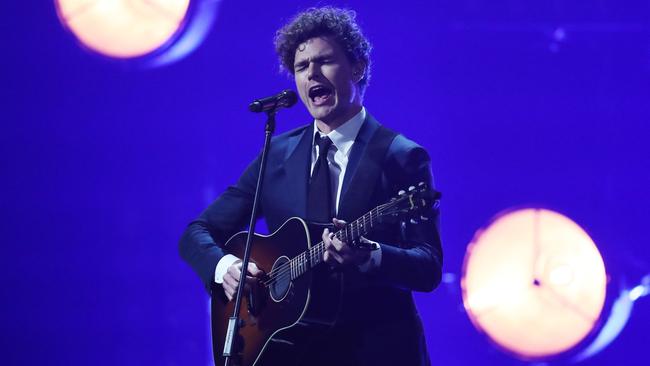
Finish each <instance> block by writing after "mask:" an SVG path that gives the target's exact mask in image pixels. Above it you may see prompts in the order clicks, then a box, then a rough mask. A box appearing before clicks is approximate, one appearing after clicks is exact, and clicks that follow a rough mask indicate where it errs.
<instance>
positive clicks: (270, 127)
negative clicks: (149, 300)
mask: <svg viewBox="0 0 650 366" xmlns="http://www.w3.org/2000/svg"><path fill="white" fill-rule="evenodd" d="M276 108H277V106H276ZM276 108H272V109H269V110H268V111H266V116H267V119H266V125H265V127H264V134H265V138H264V147H263V148H262V158H261V160H260V170H259V175H258V177H257V187H256V188H255V198H254V199H253V211H252V213H251V220H250V223H249V224H248V235H247V237H246V247H245V249H244V258H242V266H241V275H240V276H239V285H238V286H237V294H236V295H235V307H234V310H233V314H232V316H231V317H230V318H229V319H228V330H227V332H226V339H225V340H224V346H223V356H224V358H225V363H224V365H225V366H229V365H230V362H231V361H232V357H233V356H234V355H233V346H234V343H235V340H236V337H235V335H238V334H239V327H240V326H242V325H243V324H240V323H241V320H240V319H239V307H240V305H241V301H242V294H243V293H244V285H245V284H246V274H247V273H248V262H249V260H250V256H251V241H252V238H253V235H254V233H255V224H256V223H257V220H256V217H257V206H258V203H259V197H260V192H261V191H262V184H263V183H264V172H265V171H266V155H267V153H268V151H269V148H270V147H271V135H273V132H274V131H275V112H276Z"/></svg>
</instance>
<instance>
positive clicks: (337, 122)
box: [316, 104, 362, 134]
mask: <svg viewBox="0 0 650 366" xmlns="http://www.w3.org/2000/svg"><path fill="white" fill-rule="evenodd" d="M361 108H362V107H361V104H359V105H355V106H354V107H352V108H350V109H349V110H348V111H347V112H346V113H344V114H343V115H341V116H339V117H338V118H334V119H332V120H331V121H322V120H318V119H317V120H316V126H317V127H318V130H319V131H320V132H322V133H325V134H328V133H330V132H332V131H334V130H336V129H337V128H339V127H341V126H342V125H343V124H345V123H346V122H347V121H349V120H350V119H351V118H352V117H354V116H355V115H356V114H357V113H359V112H360V111H361Z"/></svg>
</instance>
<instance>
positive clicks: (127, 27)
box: [54, 0, 218, 65]
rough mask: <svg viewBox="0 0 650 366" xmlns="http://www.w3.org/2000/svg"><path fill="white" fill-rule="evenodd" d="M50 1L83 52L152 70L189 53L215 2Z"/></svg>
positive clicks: (202, 32)
mask: <svg viewBox="0 0 650 366" xmlns="http://www.w3.org/2000/svg"><path fill="white" fill-rule="evenodd" d="M54 2H55V5H56V9H57V13H58V16H59V19H60V20H61V22H62V23H63V24H64V26H65V27H66V28H67V29H68V30H70V32H71V33H72V34H73V35H74V36H75V37H76V39H77V40H78V41H79V42H80V44H81V45H83V46H84V47H85V48H86V49H88V50H90V51H92V52H94V53H97V54H100V55H103V56H107V57H110V58H114V59H117V60H122V61H125V60H137V61H146V63H148V64H156V65H159V64H162V63H167V62H170V61H173V60H176V59H178V58H179V57H182V56H183V55H185V54H187V53H188V52H189V51H191V50H193V49H194V48H195V47H196V46H197V45H198V44H199V43H200V42H201V41H202V39H203V37H204V36H205V34H206V33H207V31H208V29H209V28H210V26H211V24H212V21H213V19H214V16H215V13H216V4H217V3H218V1H217V0H55V1H54ZM188 38H189V39H188ZM179 45H180V46H179ZM179 50H180V51H182V52H179ZM170 55H171V56H170Z"/></svg>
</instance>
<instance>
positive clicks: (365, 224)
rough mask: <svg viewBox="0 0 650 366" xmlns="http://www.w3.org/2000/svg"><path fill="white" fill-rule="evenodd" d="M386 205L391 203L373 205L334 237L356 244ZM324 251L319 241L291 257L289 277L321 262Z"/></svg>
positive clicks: (372, 225)
mask: <svg viewBox="0 0 650 366" xmlns="http://www.w3.org/2000/svg"><path fill="white" fill-rule="evenodd" d="M388 206H391V203H387V204H384V205H380V206H377V207H375V208H374V209H372V210H370V211H369V212H368V213H366V214H365V215H363V216H361V217H359V218H358V219H356V220H355V221H353V222H351V223H349V224H346V225H345V227H343V228H342V229H340V230H339V231H337V232H336V233H334V237H336V238H337V239H339V240H341V241H344V242H347V243H350V244H352V245H355V244H357V243H358V240H359V238H360V237H362V236H364V235H366V234H368V233H369V232H370V231H371V230H372V229H373V228H374V227H375V226H377V224H378V223H379V218H380V216H381V215H382V213H383V211H384V210H386V209H387V207H388ZM324 253H325V243H324V242H322V241H321V242H320V243H318V244H316V245H314V246H312V247H311V248H309V249H308V250H306V251H304V252H302V253H300V254H299V255H297V256H296V257H294V258H292V259H291V261H290V266H291V279H292V280H293V279H295V278H298V277H300V276H302V275H303V274H305V273H306V272H307V271H309V270H310V269H312V268H314V267H316V266H317V265H319V264H320V263H322V262H323V254H324Z"/></svg>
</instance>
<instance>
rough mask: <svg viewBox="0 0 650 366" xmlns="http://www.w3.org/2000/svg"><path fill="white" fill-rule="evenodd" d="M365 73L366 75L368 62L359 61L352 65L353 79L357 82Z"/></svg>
mask: <svg viewBox="0 0 650 366" xmlns="http://www.w3.org/2000/svg"><path fill="white" fill-rule="evenodd" d="M365 75H366V63H365V62H363V61H359V62H357V63H356V64H355V65H354V66H353V67H352V80H354V83H355V84H358V83H359V82H360V81H361V79H363V77H364V76H365Z"/></svg>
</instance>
